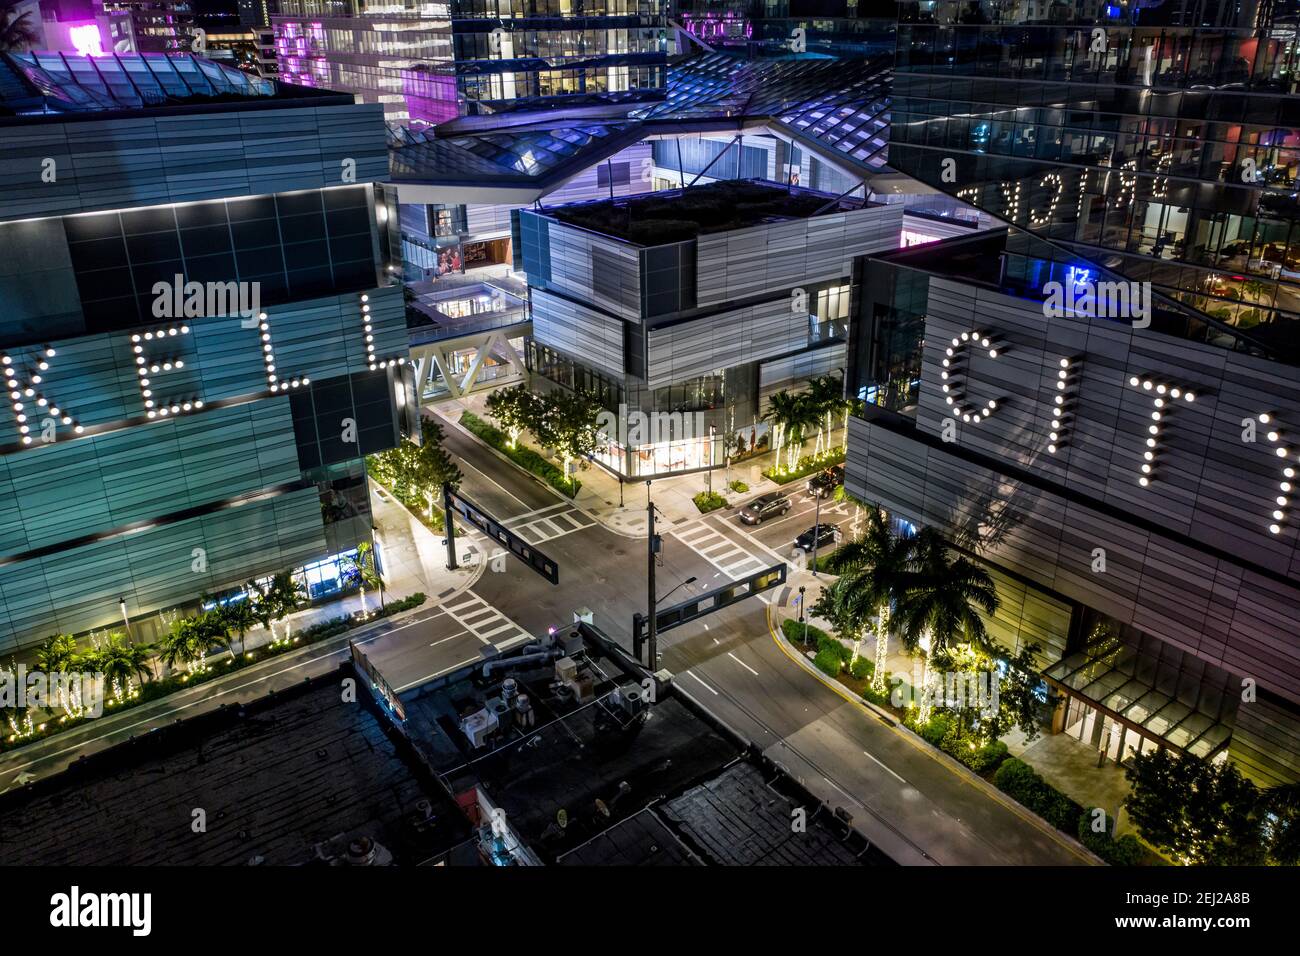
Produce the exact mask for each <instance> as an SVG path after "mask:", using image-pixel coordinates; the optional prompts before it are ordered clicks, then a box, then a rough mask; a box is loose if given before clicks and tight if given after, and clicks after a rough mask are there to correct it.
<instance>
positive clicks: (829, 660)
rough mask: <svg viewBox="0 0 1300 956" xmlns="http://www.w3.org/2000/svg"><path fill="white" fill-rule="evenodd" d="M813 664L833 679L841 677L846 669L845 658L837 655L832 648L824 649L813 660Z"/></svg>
mask: <svg viewBox="0 0 1300 956" xmlns="http://www.w3.org/2000/svg"><path fill="white" fill-rule="evenodd" d="M813 664H814V665H816V667H817V669H818V670H819V671H821V672H822V673H824V674H829V675H830V676H831V677H839V676H840V671H841V670H842V669H843V668H844V658H842V657H841V656H840V655H839V654H837V653H835V650H834V649H833V648H831V647H823V648H822V649H821V650H819V651H818V652H817V656H816V657H814V658H813Z"/></svg>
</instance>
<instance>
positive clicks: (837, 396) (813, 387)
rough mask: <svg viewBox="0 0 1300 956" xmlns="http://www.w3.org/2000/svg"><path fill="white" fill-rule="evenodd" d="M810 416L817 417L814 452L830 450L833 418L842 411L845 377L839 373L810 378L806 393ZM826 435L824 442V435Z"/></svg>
mask: <svg viewBox="0 0 1300 956" xmlns="http://www.w3.org/2000/svg"><path fill="white" fill-rule="evenodd" d="M804 395H805V396H806V397H805V399H804V401H805V402H807V404H808V412H809V417H810V418H815V423H816V426H817V444H816V445H815V446H814V447H813V454H814V455H817V454H820V453H821V452H823V451H829V450H830V446H831V418H832V416H833V415H835V413H836V412H838V411H840V409H841V408H842V406H843V402H844V397H843V396H844V379H842V378H840V377H839V376H837V375H820V376H818V377H817V378H814V379H810V380H809V382H808V391H806V392H805V393H804ZM823 434H824V435H825V443H824V444H823V441H822V436H823Z"/></svg>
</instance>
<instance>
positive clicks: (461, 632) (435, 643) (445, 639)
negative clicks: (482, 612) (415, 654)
mask: <svg viewBox="0 0 1300 956" xmlns="http://www.w3.org/2000/svg"><path fill="white" fill-rule="evenodd" d="M468 634H469V631H457V632H456V633H455V634H453V635H452V636H451V637H444V638H442V639H441V640H437V641H434V642H433V643H432V644H430V645H429V646H430V647H437V646H438V645H439V644H446V643H447V642H448V641H454V640H455V639H456V638H458V637H465V636H466V635H468Z"/></svg>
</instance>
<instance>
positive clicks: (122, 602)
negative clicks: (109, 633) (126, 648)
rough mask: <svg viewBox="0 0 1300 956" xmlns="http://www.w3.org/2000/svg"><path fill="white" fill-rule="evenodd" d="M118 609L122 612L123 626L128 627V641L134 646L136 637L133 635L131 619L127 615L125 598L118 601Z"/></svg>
mask: <svg viewBox="0 0 1300 956" xmlns="http://www.w3.org/2000/svg"><path fill="white" fill-rule="evenodd" d="M117 607H118V610H120V611H121V612H122V624H123V625H124V626H125V627H126V636H127V639H128V640H129V641H130V642H131V643H132V644H134V643H135V635H134V634H132V633H131V618H129V617H128V616H127V613H126V598H124V597H121V598H118V599H117Z"/></svg>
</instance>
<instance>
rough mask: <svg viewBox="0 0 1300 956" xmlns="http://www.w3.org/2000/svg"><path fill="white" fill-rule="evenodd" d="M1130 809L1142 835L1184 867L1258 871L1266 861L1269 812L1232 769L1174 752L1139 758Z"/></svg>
mask: <svg viewBox="0 0 1300 956" xmlns="http://www.w3.org/2000/svg"><path fill="white" fill-rule="evenodd" d="M1124 772H1125V776H1127V777H1128V781H1129V783H1130V785H1131V789H1130V791H1129V793H1128V795H1127V796H1126V797H1125V798H1124V807H1125V809H1127V810H1128V813H1129V817H1130V819H1132V821H1133V823H1134V825H1135V826H1136V827H1137V828H1138V832H1139V833H1141V834H1142V836H1143V838H1144V839H1146V840H1147V841H1148V842H1150V843H1154V844H1155V845H1156V846H1158V847H1161V848H1162V849H1164V850H1166V851H1168V852H1169V853H1170V854H1172V855H1173V856H1174V857H1176V858H1177V859H1178V860H1179V861H1180V862H1182V863H1188V864H1193V865H1209V866H1258V865H1260V864H1262V863H1264V862H1265V860H1266V849H1267V846H1268V841H1267V839H1266V835H1265V819H1266V812H1267V809H1266V807H1265V805H1264V801H1263V800H1261V798H1260V793H1259V789H1258V788H1257V787H1256V786H1255V785H1254V784H1253V783H1251V782H1250V781H1249V780H1247V779H1246V778H1245V777H1243V776H1242V775H1241V771H1239V770H1238V769H1237V768H1236V767H1235V766H1233V765H1232V764H1231V763H1228V762H1226V761H1225V762H1223V763H1217V764H1215V763H1209V762H1207V761H1204V760H1198V759H1197V758H1195V757H1189V756H1181V757H1180V756H1177V755H1175V754H1174V753H1172V752H1171V751H1168V750H1164V749H1161V750H1155V751H1152V752H1151V753H1147V754H1137V755H1135V756H1134V757H1133V758H1132V759H1131V760H1130V761H1129V762H1128V765H1127V766H1126V767H1125V771H1124Z"/></svg>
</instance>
